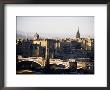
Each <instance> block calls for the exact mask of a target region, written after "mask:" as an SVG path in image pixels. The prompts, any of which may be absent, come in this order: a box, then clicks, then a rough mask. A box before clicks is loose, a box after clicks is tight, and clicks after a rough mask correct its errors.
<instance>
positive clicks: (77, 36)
mask: <svg viewBox="0 0 110 90" xmlns="http://www.w3.org/2000/svg"><path fill="white" fill-rule="evenodd" d="M76 38H80V33H79V26H78V31H77V33H76Z"/></svg>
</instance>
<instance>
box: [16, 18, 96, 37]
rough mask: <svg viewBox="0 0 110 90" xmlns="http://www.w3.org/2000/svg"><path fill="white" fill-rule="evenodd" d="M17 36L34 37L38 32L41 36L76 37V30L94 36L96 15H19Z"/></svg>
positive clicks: (84, 34)
mask: <svg viewBox="0 0 110 90" xmlns="http://www.w3.org/2000/svg"><path fill="white" fill-rule="evenodd" d="M16 22H17V37H18V38H19V35H20V37H21V35H22V36H24V37H25V38H27V37H33V36H34V34H35V33H38V34H39V35H40V37H41V38H74V37H75V35H76V32H77V31H78V27H79V32H80V34H81V37H82V38H87V37H91V38H94V17H93V16H88V17H87V16H86V17H84V16H83V17H79V16H78V17H77V16H76V17H75V16H71V17H70V16H69V17H66V16H65V17H64V16H63V17H59V16H58V17H53V16H52V17H47V16H45V17H44V16H43V17H39V16H17V21H16Z"/></svg>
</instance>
